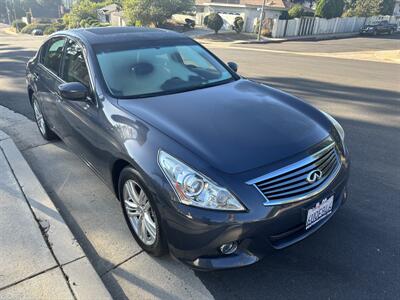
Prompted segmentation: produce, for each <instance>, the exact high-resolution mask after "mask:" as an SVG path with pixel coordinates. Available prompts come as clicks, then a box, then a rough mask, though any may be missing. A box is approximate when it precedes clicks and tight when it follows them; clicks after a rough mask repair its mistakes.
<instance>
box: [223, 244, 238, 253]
mask: <svg viewBox="0 0 400 300" xmlns="http://www.w3.org/2000/svg"><path fill="white" fill-rule="evenodd" d="M219 250H220V251H221V253H222V254H225V255H228V254H232V253H233V252H235V251H236V250H237V242H230V243H227V244H223V245H222V246H221V247H219Z"/></svg>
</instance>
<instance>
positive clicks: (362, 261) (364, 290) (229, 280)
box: [0, 32, 400, 299]
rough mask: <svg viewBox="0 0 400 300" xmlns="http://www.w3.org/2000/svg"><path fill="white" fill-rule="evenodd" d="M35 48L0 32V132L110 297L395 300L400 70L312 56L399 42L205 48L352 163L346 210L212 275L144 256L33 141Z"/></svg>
mask: <svg viewBox="0 0 400 300" xmlns="http://www.w3.org/2000/svg"><path fill="white" fill-rule="evenodd" d="M39 44H40V38H36V37H30V36H24V38H23V39H21V37H20V36H9V35H5V34H3V33H1V32H0V105H2V106H5V107H7V108H9V109H10V110H12V111H7V113H6V112H5V110H4V113H2V115H1V116H0V129H3V130H4V131H5V132H7V133H8V134H9V135H10V136H12V137H13V139H15V141H16V143H17V145H18V147H19V148H20V149H21V150H22V153H23V155H24V156H25V158H26V159H27V161H28V162H29V164H30V165H31V167H32V169H33V170H34V172H35V173H36V175H37V176H38V178H39V179H40V180H41V182H42V184H43V186H44V188H45V189H46V191H47V193H48V194H49V195H50V197H51V198H52V200H53V201H54V203H55V205H56V206H57V208H58V209H59V210H60V213H61V214H62V216H63V217H64V219H65V220H66V223H67V224H68V226H69V227H70V228H71V231H72V232H73V234H74V235H75V237H76V238H77V240H78V241H79V243H80V244H81V245H82V248H83V250H84V251H85V253H86V255H87V256H88V258H89V259H90V261H91V263H92V264H93V265H94V267H95V269H96V271H97V272H98V273H99V275H100V276H101V278H102V280H103V282H104V283H105V285H106V286H107V288H108V289H109V291H110V292H111V293H112V295H113V296H114V297H115V298H117V299H123V298H135V297H140V296H143V297H155V298H179V299H184V298H185V299H189V298H196V299H200V298H211V297H214V298H216V299H232V298H235V299H250V298H263V299H264V298H271V299H276V298H285V299H303V298H310V297H313V298H317V299H319V298H329V299H353V298H360V299H376V298H380V299H396V298H398V297H399V296H400V285H399V284H398V282H399V279H400V267H399V266H400V258H399V255H400V253H399V249H400V187H399V182H400V172H399V170H400V157H399V156H398V153H399V150H400V133H399V132H400V131H399V129H400V128H399V127H400V103H399V102H400V93H399V85H400V65H399V64H395V63H387V62H372V61H365V60H359V59H357V58H356V57H355V58H354V59H342V58H335V57H320V56H313V55H312V53H313V52H315V53H320V52H324V51H332V52H335V51H336V52H357V51H382V50H385V51H386V50H396V49H399V50H400V44H399V37H398V36H397V37H386V36H382V37H378V38H372V37H371V38H353V39H345V40H332V41H320V42H287V43H282V44H274V45H246V46H245V47H249V48H253V49H267V50H268V49H272V50H278V51H277V52H264V51H253V50H246V49H243V48H245V47H244V46H243V45H241V46H240V48H237V49H235V48H234V47H235V46H232V47H225V46H224V47H221V46H220V45H212V44H207V47H208V48H209V49H210V50H212V51H213V52H214V53H216V54H217V55H218V56H219V57H220V58H222V59H223V60H224V61H235V62H237V63H238V64H239V73H240V74H241V75H243V76H246V77H249V78H252V79H255V80H258V81H260V82H263V83H265V84H268V85H271V86H273V87H276V88H280V89H282V90H284V91H287V92H289V93H293V94H295V95H296V96H299V97H301V98H304V99H305V100H306V101H307V102H309V103H311V104H313V105H315V106H317V107H318V108H320V109H323V110H325V111H327V112H329V113H331V114H332V115H333V116H334V117H336V118H337V119H338V120H339V121H340V122H341V124H342V125H343V127H344V129H345V131H346V143H347V145H348V147H349V149H350V152H351V156H352V172H351V173H352V174H351V179H350V185H349V188H350V195H351V196H350V200H349V202H348V203H346V205H345V206H344V207H343V208H342V209H341V210H339V211H338V213H337V214H336V215H335V216H334V218H332V220H331V221H330V222H328V223H327V224H326V225H325V226H324V227H323V228H322V229H321V230H320V231H319V232H317V233H316V234H314V235H313V236H311V237H310V238H308V239H306V240H305V241H303V242H301V243H299V244H296V245H294V246H292V247H290V248H287V249H285V250H282V251H276V252H274V253H272V254H271V255H270V256H268V257H266V258H265V259H264V260H263V261H261V262H260V263H258V264H256V265H254V266H251V267H247V268H243V269H236V270H229V271H220V272H208V273H202V272H193V271H192V270H190V269H188V268H187V267H185V266H183V265H182V264H180V263H178V262H175V261H174V260H172V259H171V258H169V257H168V256H167V257H164V258H161V259H154V258H151V257H149V256H148V255H146V254H145V253H143V252H142V251H140V249H139V247H138V246H137V244H136V243H135V242H134V240H133V239H132V238H131V236H130V234H129V231H128V230H127V228H126V225H125V224H124V221H123V218H122V214H121V212H120V207H119V204H118V202H117V201H116V200H115V198H114V196H113V195H112V194H111V192H110V191H109V190H108V189H107V188H106V187H105V186H104V185H103V184H102V182H101V181H100V180H99V179H98V178H97V177H96V176H95V175H94V174H93V173H92V172H91V171H90V170H89V169H88V168H87V167H86V166H85V165H84V164H83V163H82V162H81V161H80V160H79V159H78V158H77V157H76V156H75V155H74V154H72V153H70V152H68V150H67V149H66V148H65V146H64V144H63V143H62V142H56V143H46V142H45V141H43V140H41V139H40V137H39V136H38V133H37V129H36V128H35V126H34V124H33V122H31V121H30V120H32V117H33V116H32V112H31V108H30V107H29V104H28V101H27V97H26V90H25V81H24V64H25V62H26V60H27V58H28V57H29V56H32V55H33V53H34V50H35V49H37V47H38V45H39ZM300 52H308V53H310V54H311V55H307V56H306V55H301V54H299V53H300ZM13 112H16V113H18V114H14V113H13ZM29 119H30V120H29ZM4 120H5V121H4ZM7 120H8V121H7ZM10 122H11V123H10ZM2 126H3V128H2ZM35 130H36V133H34V132H35Z"/></svg>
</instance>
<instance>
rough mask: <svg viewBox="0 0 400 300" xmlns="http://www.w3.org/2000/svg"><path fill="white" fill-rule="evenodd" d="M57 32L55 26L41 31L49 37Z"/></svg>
mask: <svg viewBox="0 0 400 300" xmlns="http://www.w3.org/2000/svg"><path fill="white" fill-rule="evenodd" d="M57 31H58V30H57V28H56V27H55V26H49V27H47V28H46V29H45V30H44V31H43V33H44V34H47V35H50V34H52V33H54V32H57Z"/></svg>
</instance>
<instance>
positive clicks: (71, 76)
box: [62, 40, 90, 88]
mask: <svg viewBox="0 0 400 300" xmlns="http://www.w3.org/2000/svg"><path fill="white" fill-rule="evenodd" d="M65 47H66V48H65V55H64V62H63V71H62V79H64V80H65V81H66V82H80V83H82V84H83V85H84V86H86V87H87V88H89V87H90V77H89V72H88V69H87V66H86V62H85V58H84V56H83V51H82V47H81V46H80V45H79V44H78V43H76V42H75V41H72V40H68V42H67V44H66V46H65Z"/></svg>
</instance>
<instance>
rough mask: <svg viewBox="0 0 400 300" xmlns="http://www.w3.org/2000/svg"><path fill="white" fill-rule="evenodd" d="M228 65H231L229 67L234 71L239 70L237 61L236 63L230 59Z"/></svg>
mask: <svg viewBox="0 0 400 300" xmlns="http://www.w3.org/2000/svg"><path fill="white" fill-rule="evenodd" d="M228 66H229V68H231V69H232V71H234V72H237V70H238V65H237V63H234V62H232V61H230V62H228Z"/></svg>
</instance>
